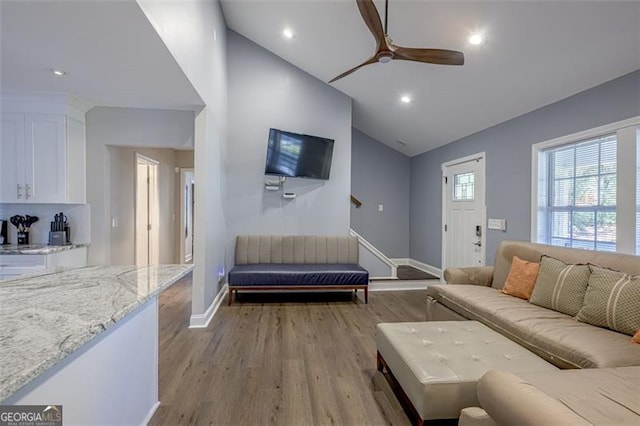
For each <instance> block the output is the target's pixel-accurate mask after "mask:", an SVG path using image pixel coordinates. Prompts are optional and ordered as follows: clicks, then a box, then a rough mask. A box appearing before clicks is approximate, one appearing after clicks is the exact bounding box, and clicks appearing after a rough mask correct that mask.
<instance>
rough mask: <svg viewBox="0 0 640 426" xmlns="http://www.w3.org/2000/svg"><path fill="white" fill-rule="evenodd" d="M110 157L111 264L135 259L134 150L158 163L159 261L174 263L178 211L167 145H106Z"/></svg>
mask: <svg viewBox="0 0 640 426" xmlns="http://www.w3.org/2000/svg"><path fill="white" fill-rule="evenodd" d="M108 151H109V155H110V157H111V203H110V209H111V217H117V223H118V226H117V227H115V228H113V227H112V228H111V233H110V234H111V264H113V265H134V264H135V263H136V258H135V240H136V238H135V235H136V226H135V225H136V224H135V221H136V215H135V204H136V203H135V194H136V176H135V170H136V169H135V167H136V153H139V154H141V155H144V156H145V157H148V158H151V159H153V160H156V161H157V162H158V163H159V164H158V204H159V206H160V211H159V220H160V222H159V225H160V226H159V228H160V233H159V237H160V238H159V243H160V247H159V261H160V263H161V264H168V263H175V262H176V260H177V259H178V252H179V251H180V250H179V245H178V241H177V239H176V236H177V228H178V227H179V225H178V220H179V219H178V214H177V213H178V210H177V209H176V206H179V205H180V204H179V203H176V193H177V191H176V186H177V185H176V181H177V180H178V179H179V174H178V173H175V170H174V167H175V163H176V162H175V151H174V150H173V149H167V148H119V147H109V150H108Z"/></svg>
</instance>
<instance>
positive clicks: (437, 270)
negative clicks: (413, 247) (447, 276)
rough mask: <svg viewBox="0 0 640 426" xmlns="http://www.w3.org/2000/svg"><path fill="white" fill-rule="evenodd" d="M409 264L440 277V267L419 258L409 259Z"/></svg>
mask: <svg viewBox="0 0 640 426" xmlns="http://www.w3.org/2000/svg"><path fill="white" fill-rule="evenodd" d="M409 266H413V267H414V268H416V269H420V270H421V271H424V272H426V273H428V274H431V275H434V276H436V277H438V278H440V277H442V270H441V269H440V268H436V267H435V266H431V265H427V264H426V263H422V262H420V261H419V260H415V259H409Z"/></svg>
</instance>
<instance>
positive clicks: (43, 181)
mask: <svg viewBox="0 0 640 426" xmlns="http://www.w3.org/2000/svg"><path fill="white" fill-rule="evenodd" d="M25 105H26V106H25ZM2 106H3V111H2V117H1V118H2V135H1V136H2V139H1V140H0V148H1V149H2V151H1V152H2V154H1V155H2V158H1V159H0V164H1V165H2V170H1V171H0V177H1V178H2V182H1V183H0V202H2V203H84V202H85V200H86V177H85V163H86V155H85V153H86V147H85V130H84V121H81V120H79V119H78V118H83V117H84V113H80V114H78V113H74V114H72V113H67V112H66V109H65V106H64V105H63V106H62V107H61V106H60V105H59V104H55V105H53V106H51V107H49V106H47V105H46V104H45V105H44V106H43V105H41V104H35V105H34V104H32V103H24V102H22V103H15V104H12V103H6V102H4V101H3V105H2ZM38 109H40V110H42V111H44V112H37V110H38ZM58 111H60V112H58Z"/></svg>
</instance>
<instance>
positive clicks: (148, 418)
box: [141, 401, 160, 425]
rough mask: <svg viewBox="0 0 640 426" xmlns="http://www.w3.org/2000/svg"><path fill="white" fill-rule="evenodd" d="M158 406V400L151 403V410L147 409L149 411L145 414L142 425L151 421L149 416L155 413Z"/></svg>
mask: <svg viewBox="0 0 640 426" xmlns="http://www.w3.org/2000/svg"><path fill="white" fill-rule="evenodd" d="M159 406H160V401H156V403H155V404H153V407H151V410H149V413H148V414H147V415H146V417H145V418H144V420H143V421H142V423H141V424H143V425H147V424H149V422H150V421H151V418H152V417H153V415H154V414H155V413H156V410H157V409H158V407H159Z"/></svg>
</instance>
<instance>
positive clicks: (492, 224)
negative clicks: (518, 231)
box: [487, 219, 507, 231]
mask: <svg viewBox="0 0 640 426" xmlns="http://www.w3.org/2000/svg"><path fill="white" fill-rule="evenodd" d="M487 227H488V228H489V229H496V230H498V231H506V230H507V220H506V219H489V220H488V223H487Z"/></svg>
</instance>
